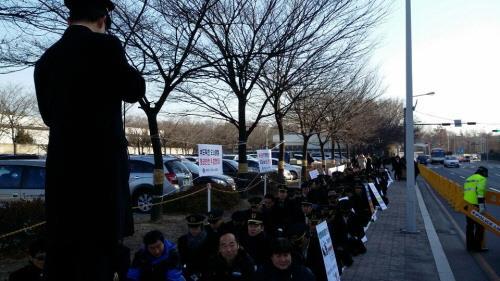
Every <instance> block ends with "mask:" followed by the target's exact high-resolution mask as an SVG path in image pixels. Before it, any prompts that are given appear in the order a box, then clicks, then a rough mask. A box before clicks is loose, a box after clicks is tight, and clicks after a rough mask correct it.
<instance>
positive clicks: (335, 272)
mask: <svg viewBox="0 0 500 281" xmlns="http://www.w3.org/2000/svg"><path fill="white" fill-rule="evenodd" d="M316 232H317V233H318V238H319V246H320V247H321V253H322V254H323V263H324V264H325V271H326V276H327V277H328V281H340V274H339V269H338V267H337V259H336V258H335V251H334V250H333V242H332V238H331V237H330V231H328V225H327V223H326V221H324V222H322V223H320V224H318V225H316Z"/></svg>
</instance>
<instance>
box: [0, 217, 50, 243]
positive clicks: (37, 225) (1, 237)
mask: <svg viewBox="0 0 500 281" xmlns="http://www.w3.org/2000/svg"><path fill="white" fill-rule="evenodd" d="M45 223H46V221H42V222H39V223H37V224H34V225H32V226H27V227H25V228H21V229H18V230H15V231H12V232H9V233H6V234H3V235H2V236H0V240H1V239H3V238H7V237H9V236H13V235H15V234H18V233H20V232H23V231H26V230H30V229H33V228H36V227H39V226H42V225H44V224H45Z"/></svg>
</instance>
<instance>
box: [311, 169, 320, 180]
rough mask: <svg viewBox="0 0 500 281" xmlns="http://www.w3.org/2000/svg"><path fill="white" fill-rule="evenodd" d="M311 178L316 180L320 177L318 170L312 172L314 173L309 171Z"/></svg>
mask: <svg viewBox="0 0 500 281" xmlns="http://www.w3.org/2000/svg"><path fill="white" fill-rule="evenodd" d="M309 176H310V177H311V179H312V180H313V179H315V178H317V177H318V176H319V171H318V170H312V171H309Z"/></svg>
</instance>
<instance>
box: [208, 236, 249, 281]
mask: <svg viewBox="0 0 500 281" xmlns="http://www.w3.org/2000/svg"><path fill="white" fill-rule="evenodd" d="M208 268H209V269H210V270H209V271H208V272H207V274H206V275H205V277H203V279H202V280H204V281H252V280H253V278H254V274H255V270H256V267H255V264H254V262H253V259H252V258H251V257H250V256H249V255H248V254H247V253H246V252H245V250H244V249H242V248H241V247H240V244H239V243H238V240H237V239H236V236H234V234H232V233H226V234H224V235H222V236H221V237H220V238H219V253H218V255H217V256H215V258H213V259H210V262H209V266H208Z"/></svg>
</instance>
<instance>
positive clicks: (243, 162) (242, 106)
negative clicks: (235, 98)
mask: <svg viewBox="0 0 500 281" xmlns="http://www.w3.org/2000/svg"><path fill="white" fill-rule="evenodd" d="M245 110H246V98H245V97H243V98H240V99H239V104H238V123H239V126H238V163H239V165H238V173H239V174H242V173H247V172H248V163H247V139H248V138H247V127H246V123H247V122H246V121H247V120H246V112H245Z"/></svg>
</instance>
